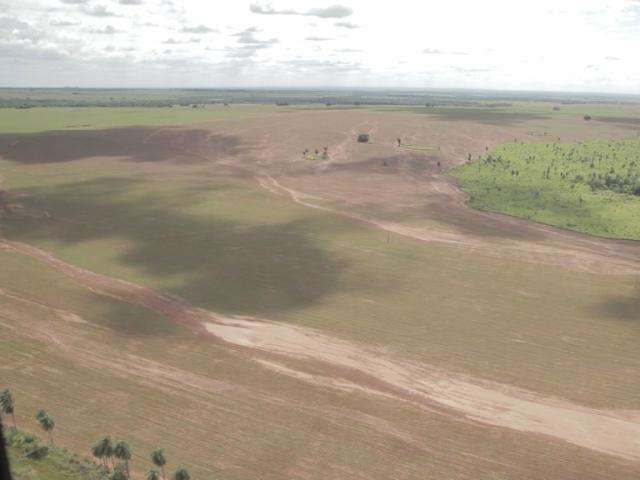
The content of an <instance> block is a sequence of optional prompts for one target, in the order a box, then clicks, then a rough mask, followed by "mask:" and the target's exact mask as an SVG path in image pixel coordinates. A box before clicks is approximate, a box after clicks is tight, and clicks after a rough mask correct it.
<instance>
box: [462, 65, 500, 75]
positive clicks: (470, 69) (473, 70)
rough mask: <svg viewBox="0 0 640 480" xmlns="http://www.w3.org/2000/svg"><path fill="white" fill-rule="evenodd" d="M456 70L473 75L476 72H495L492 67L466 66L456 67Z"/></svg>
mask: <svg viewBox="0 0 640 480" xmlns="http://www.w3.org/2000/svg"><path fill="white" fill-rule="evenodd" d="M454 70H455V71H456V72H458V73H464V74H467V75H471V74H474V73H489V72H493V69H492V68H465V67H456V68H454Z"/></svg>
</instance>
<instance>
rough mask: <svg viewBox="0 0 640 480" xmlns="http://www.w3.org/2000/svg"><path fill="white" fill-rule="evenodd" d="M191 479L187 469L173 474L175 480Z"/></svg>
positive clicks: (181, 469) (180, 469)
mask: <svg viewBox="0 0 640 480" xmlns="http://www.w3.org/2000/svg"><path fill="white" fill-rule="evenodd" d="M190 478H191V477H190V476H189V472H187V469H186V468H179V469H178V470H176V471H175V473H174V474H173V480H189V479H190Z"/></svg>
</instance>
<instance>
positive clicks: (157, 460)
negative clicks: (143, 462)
mask: <svg viewBox="0 0 640 480" xmlns="http://www.w3.org/2000/svg"><path fill="white" fill-rule="evenodd" d="M151 461H152V462H153V464H154V465H155V466H156V467H158V468H159V469H160V471H161V472H162V478H163V480H166V478H167V477H166V476H165V474H164V466H165V465H166V464H167V459H166V458H165V456H164V452H163V451H162V449H160V448H158V449H156V450H154V451H153V452H152V453H151Z"/></svg>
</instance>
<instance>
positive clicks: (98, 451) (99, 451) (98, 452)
mask: <svg viewBox="0 0 640 480" xmlns="http://www.w3.org/2000/svg"><path fill="white" fill-rule="evenodd" d="M91 455H93V456H94V457H95V458H97V459H98V460H100V463H101V464H102V466H103V467H104V468H108V467H107V463H106V461H105V458H104V449H103V446H102V442H96V443H94V444H93V446H92V447H91Z"/></svg>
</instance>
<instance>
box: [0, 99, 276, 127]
mask: <svg viewBox="0 0 640 480" xmlns="http://www.w3.org/2000/svg"><path fill="white" fill-rule="evenodd" d="M270 110H271V107H268V106H259V105H242V106H237V105H234V106H232V107H225V106H223V105H214V106H207V107H206V108H191V107H179V106H176V107H83V108H80V107H76V108H74V107H70V108H61V107H51V108H28V109H15V108H0V133H34V132H44V131H48V130H91V129H100V128H113V127H126V126H134V125H135V126H140V125H183V124H190V123H198V122H206V121H210V120H220V119H232V118H246V117H248V116H251V115H256V114H259V113H260V112H264V111H270Z"/></svg>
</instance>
